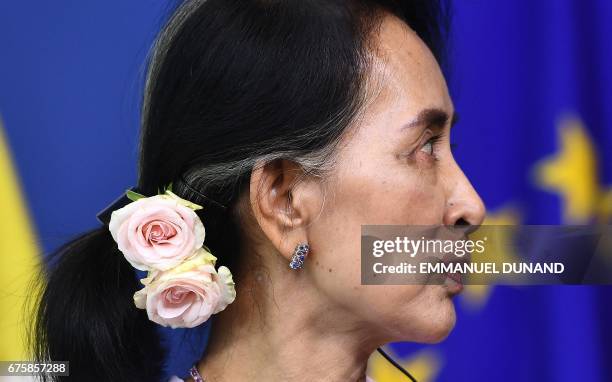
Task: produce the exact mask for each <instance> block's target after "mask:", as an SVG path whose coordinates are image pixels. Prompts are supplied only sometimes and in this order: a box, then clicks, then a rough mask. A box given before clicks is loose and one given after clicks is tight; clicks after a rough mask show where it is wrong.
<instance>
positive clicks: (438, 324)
mask: <svg viewBox="0 0 612 382" xmlns="http://www.w3.org/2000/svg"><path fill="white" fill-rule="evenodd" d="M441 304H442V305H441V306H438V307H436V309H435V310H434V311H430V312H428V314H427V315H426V316H425V317H424V318H423V325H422V327H421V330H419V333H417V335H416V336H412V337H413V340H412V341H414V342H419V343H424V344H436V343H439V342H442V341H443V340H445V339H446V337H448V335H449V334H450V332H451V331H452V330H453V328H454V327H455V323H456V321H457V315H456V314H455V307H454V305H453V302H452V301H451V300H450V299H449V300H447V301H444V302H443V303H441ZM414 337H417V338H416V339H414Z"/></svg>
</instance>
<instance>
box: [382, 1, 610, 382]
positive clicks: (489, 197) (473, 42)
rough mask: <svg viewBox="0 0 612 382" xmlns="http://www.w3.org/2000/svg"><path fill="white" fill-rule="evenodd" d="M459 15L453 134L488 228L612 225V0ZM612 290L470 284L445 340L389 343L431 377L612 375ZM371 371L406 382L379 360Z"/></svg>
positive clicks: (486, 8)
mask: <svg viewBox="0 0 612 382" xmlns="http://www.w3.org/2000/svg"><path fill="white" fill-rule="evenodd" d="M453 9H454V18H453V20H452V26H453V27H452V30H451V33H450V35H451V38H452V42H451V54H450V57H451V59H452V61H451V62H450V65H449V68H450V73H449V86H450V89H451V95H452V96H453V100H454V102H455V107H456V110H457V112H458V114H460V116H461V118H460V122H459V123H458V125H457V127H456V128H454V131H452V136H451V138H452V140H453V141H455V143H457V144H458V148H457V150H456V153H455V154H456V159H457V161H458V163H459V164H460V165H461V166H462V168H463V169H464V171H465V172H466V174H467V176H468V178H470V180H471V181H472V183H473V184H474V186H475V188H476V189H477V190H478V192H479V193H480V195H481V196H482V197H483V200H484V201H485V204H486V205H487V208H488V212H489V217H488V219H487V221H486V223H488V224H592V223H610V220H611V217H612V43H611V42H610V39H609V37H610V36H612V23H610V21H609V20H611V19H612V2H609V1H603V0H602V1H596V0H593V1H578V0H575V1H572V0H547V1H527V0H521V1H516V0H501V1H459V2H455V3H454V7H453ZM486 223H485V224H486ZM608 260H609V261H610V263H611V264H612V257H610V258H609V259H608ZM611 296H612V294H611V290H610V288H609V287H586V286H579V287H568V286H546V287H509V286H508V287H503V286H478V285H469V286H467V287H466V290H465V291H464V294H463V295H462V296H460V298H459V299H458V300H456V307H457V310H458V321H457V325H456V327H455V329H454V331H453V332H452V333H451V334H450V336H449V337H448V339H447V340H446V341H445V342H443V343H442V344H439V345H435V346H417V345H411V344H394V345H392V346H391V349H392V350H393V351H394V353H395V354H396V355H397V356H399V358H401V359H403V360H404V365H405V366H407V368H408V370H411V368H412V372H413V374H415V376H416V377H417V379H418V380H419V381H464V380H465V381H487V382H488V381H610V380H612V366H611V364H610V362H609V361H610V359H612V329H611V328H610V323H612V307H611V304H610V298H611ZM370 370H371V371H372V376H373V377H374V378H375V379H376V380H377V381H383V382H386V381H395V380H401V379H400V378H401V377H400V376H399V374H397V373H395V372H394V371H393V370H392V369H390V368H388V367H387V366H385V365H384V361H382V360H381V359H380V358H374V357H373V359H372V360H371V364H370ZM396 378H397V379H396Z"/></svg>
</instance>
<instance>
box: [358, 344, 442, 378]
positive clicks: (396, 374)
mask: <svg viewBox="0 0 612 382" xmlns="http://www.w3.org/2000/svg"><path fill="white" fill-rule="evenodd" d="M384 350H385V352H386V353H388V354H389V355H391V357H393V359H395V360H396V361H399V360H398V359H397V357H396V356H394V355H393V354H392V352H391V351H390V350H389V349H388V348H385V349H384ZM398 363H399V364H400V365H401V366H402V367H403V368H404V369H406V370H408V372H409V373H410V374H411V375H412V376H413V377H414V378H416V380H417V381H419V382H432V381H434V380H435V378H436V376H437V375H438V373H439V372H440V366H441V363H442V360H441V358H440V356H438V355H437V353H435V352H434V351H432V350H422V351H419V352H418V353H416V354H414V355H412V356H411V357H410V358H409V359H408V360H404V361H401V362H398ZM368 375H369V376H370V377H372V379H374V380H375V381H376V382H396V381H404V380H406V377H405V376H404V374H402V372H401V371H399V370H397V369H396V368H395V367H394V366H393V365H391V364H390V363H389V362H388V361H387V360H386V359H385V358H384V357H383V356H381V355H380V354H379V353H378V352H374V353H373V354H372V356H371V357H370V359H369V361H368Z"/></svg>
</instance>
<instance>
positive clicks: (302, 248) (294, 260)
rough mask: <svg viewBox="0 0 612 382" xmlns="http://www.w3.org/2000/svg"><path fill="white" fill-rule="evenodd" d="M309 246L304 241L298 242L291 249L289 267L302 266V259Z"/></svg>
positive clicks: (298, 267) (304, 257)
mask: <svg viewBox="0 0 612 382" xmlns="http://www.w3.org/2000/svg"><path fill="white" fill-rule="evenodd" d="M309 250H310V247H309V246H308V244H306V243H301V244H298V245H297V246H296V247H295V250H294V251H293V256H292V257H291V262H290V263H289V268H291V269H300V268H302V267H303V266H304V259H306V256H308V251H309Z"/></svg>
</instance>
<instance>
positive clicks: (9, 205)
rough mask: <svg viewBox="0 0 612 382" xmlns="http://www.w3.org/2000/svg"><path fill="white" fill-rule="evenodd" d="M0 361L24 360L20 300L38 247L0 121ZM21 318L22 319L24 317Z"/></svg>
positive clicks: (28, 290)
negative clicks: (0, 234) (0, 233)
mask: <svg viewBox="0 0 612 382" xmlns="http://www.w3.org/2000/svg"><path fill="white" fill-rule="evenodd" d="M0 232H2V237H1V238H0V312H1V313H0V360H25V359H27V358H28V357H27V354H28V352H27V351H26V345H25V341H24V339H25V337H24V334H25V332H24V329H25V328H26V325H29V324H30V323H31V321H32V316H31V314H27V313H26V314H27V315H28V316H29V317H24V312H25V311H24V309H25V306H24V302H25V301H26V297H27V296H28V295H30V294H31V293H32V292H33V290H32V284H31V282H32V278H33V277H36V276H35V275H36V273H37V264H38V261H39V253H40V252H39V249H38V244H37V242H36V238H35V235H34V232H33V229H32V225H31V223H30V218H29V216H28V211H27V209H26V206H25V198H24V197H23V193H22V191H21V188H20V186H19V182H18V179H17V174H16V173H15V171H14V169H13V166H12V163H11V155H10V153H9V148H8V145H7V142H6V139H5V137H4V127H3V126H2V121H1V120H0ZM24 318H25V319H24Z"/></svg>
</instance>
